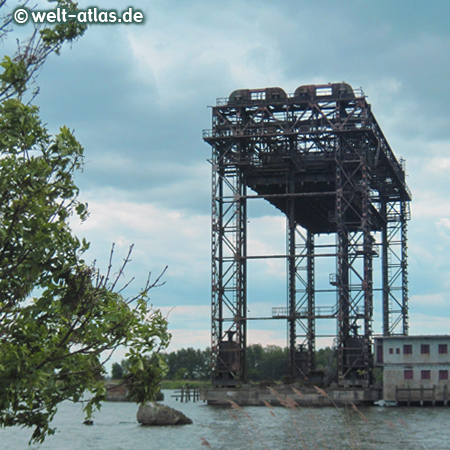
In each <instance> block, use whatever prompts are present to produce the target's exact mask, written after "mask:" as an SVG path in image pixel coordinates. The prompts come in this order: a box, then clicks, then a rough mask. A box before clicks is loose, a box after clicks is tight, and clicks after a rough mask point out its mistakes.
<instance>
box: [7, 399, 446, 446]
mask: <svg viewBox="0 0 450 450" xmlns="http://www.w3.org/2000/svg"><path fill="white" fill-rule="evenodd" d="M164 393H165V401H164V403H165V404H167V405H169V406H172V407H175V408H177V409H179V410H180V411H182V412H184V413H185V414H186V415H187V416H188V417H190V418H191V419H192V420H193V422H194V423H193V424H192V425H185V426H181V427H142V426H140V425H139V424H138V423H137V422H136V411H137V406H136V405H135V404H132V403H105V404H104V405H103V407H102V409H101V411H100V412H99V413H96V416H95V419H94V422H95V423H94V425H93V426H86V425H83V424H82V422H83V414H82V412H81V408H80V406H79V405H74V404H71V403H64V404H62V405H61V406H60V408H59V411H58V414H57V415H56V417H55V420H54V425H55V426H56V427H57V432H56V434H55V435H54V436H50V437H48V438H47V439H46V441H45V442H44V444H42V445H33V446H31V447H30V446H28V439H29V437H30V434H31V433H30V430H27V429H20V428H14V429H6V430H0V449H1V450H22V449H23V450H26V449H27V450H28V449H29V450H35V449H40V450H50V449H53V450H56V449H57V450H90V449H92V450H94V449H95V450H145V449H152V450H153V449H154V450H161V449H174V450H185V449H186V450H189V449H208V448H212V449H214V450H234V449H236V450H241V449H242V450H244V449H245V450H248V449H255V450H260V449H262V450H264V449H268V450H272V449H280V450H285V449H286V450H289V449H317V450H322V449H330V450H332V449H333V450H341V449H380V450H385V449H386V450H396V449H398V450H405V449H427V450H428V449H433V450H435V449H439V450H441V449H449V448H450V427H449V426H448V424H449V422H450V408H445V407H441V408H438V407H436V408H432V407H428V408H383V407H372V408H361V409H359V410H357V411H355V410H353V409H352V408H348V409H339V410H338V409H336V408H315V409H312V408H304V407H299V408H294V409H286V408H281V407H279V408H268V407H246V408H242V409H231V408H217V407H208V406H206V405H205V404H203V403H202V402H198V403H180V402H176V401H175V400H174V399H173V398H172V397H171V394H172V393H173V392H171V391H165V392H164Z"/></svg>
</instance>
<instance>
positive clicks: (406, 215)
mask: <svg viewBox="0 0 450 450" xmlns="http://www.w3.org/2000/svg"><path fill="white" fill-rule="evenodd" d="M400 212H401V233H402V250H401V252H402V317H403V320H402V325H403V334H404V335H406V336H407V335H408V334H409V313H408V311H409V308H408V299H409V290H408V238H407V231H408V220H409V219H410V210H409V203H408V202H401V206H400Z"/></svg>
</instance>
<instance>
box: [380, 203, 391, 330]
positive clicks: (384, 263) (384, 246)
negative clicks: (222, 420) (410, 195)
mask: <svg viewBox="0 0 450 450" xmlns="http://www.w3.org/2000/svg"><path fill="white" fill-rule="evenodd" d="M380 213H381V216H382V218H383V220H384V223H383V229H382V230H381V272H382V273H381V278H382V293H383V307H382V315H383V336H390V335H391V330H390V327H389V297H390V295H391V293H390V291H391V289H390V285H389V261H388V251H389V241H388V216H387V202H386V199H385V198H381V206H380Z"/></svg>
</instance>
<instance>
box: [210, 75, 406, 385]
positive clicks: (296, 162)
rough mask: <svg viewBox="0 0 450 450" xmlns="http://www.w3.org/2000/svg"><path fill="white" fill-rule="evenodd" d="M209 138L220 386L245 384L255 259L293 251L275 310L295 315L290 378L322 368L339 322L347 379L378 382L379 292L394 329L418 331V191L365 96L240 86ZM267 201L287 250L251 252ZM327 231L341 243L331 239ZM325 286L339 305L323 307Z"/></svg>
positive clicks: (386, 331)
mask: <svg viewBox="0 0 450 450" xmlns="http://www.w3.org/2000/svg"><path fill="white" fill-rule="evenodd" d="M203 139H204V140H205V141H206V142H207V143H208V144H210V145H211V147H212V159H211V163H212V352H213V381H214V384H215V385H216V386H229V387H231V386H236V385H238V384H240V383H242V382H245V380H246V345H247V341H246V340H247V323H248V321H249V320H250V318H248V317H247V308H248V305H247V264H248V262H249V261H250V260H251V259H256V258H285V259H286V262H287V275H288V276H287V280H288V281H287V283H288V286H287V292H288V300H287V307H286V306H283V307H274V308H273V311H272V317H271V318H273V319H284V320H286V321H287V324H288V342H289V345H288V348H289V365H288V366H289V368H290V369H289V370H290V375H292V376H293V377H295V378H297V379H302V378H303V379H305V378H307V377H308V376H310V375H311V374H312V373H314V370H315V360H314V359H315V345H316V338H317V337H318V335H316V322H317V321H318V320H319V319H331V320H334V321H335V322H336V332H335V334H334V335H333V336H332V337H334V347H335V350H336V354H337V376H338V384H339V386H341V387H363V388H364V387H370V386H371V382H372V368H373V356H372V334H373V329H372V323H373V316H374V292H377V293H378V294H377V295H379V296H380V299H381V300H380V302H379V303H381V305H380V310H381V311H380V312H379V315H380V316H381V317H382V321H383V323H382V333H383V335H393V334H408V284H407V239H406V231H407V220H408V219H409V215H410V214H409V202H410V200H411V193H410V190H409V188H408V186H407V184H406V181H405V171H404V167H403V164H402V162H403V161H400V162H399V160H397V158H396V157H395V155H394V153H393V151H392V149H391V147H390V146H389V144H388V142H387V140H386V138H385V137H384V135H383V132H382V131H381V129H380V127H379V125H378V123H377V121H376V119H375V117H374V116H373V114H372V111H371V106H370V104H368V103H367V101H366V97H365V95H364V94H363V92H362V91H360V90H358V91H356V90H355V91H354V90H353V89H352V87H351V86H349V85H348V84H346V83H334V84H326V85H304V86H300V87H298V88H297V89H296V91H295V93H294V94H290V95H287V94H286V93H285V91H284V90H283V89H281V88H279V87H272V88H265V89H255V90H250V89H242V90H237V91H234V92H233V93H232V94H231V95H230V96H229V98H226V99H217V103H216V106H214V107H213V108H212V129H211V130H206V131H204V133H203ZM258 198H259V199H261V198H262V199H265V200H266V201H268V202H270V203H271V204H272V205H273V206H275V207H276V208H277V209H278V210H280V211H281V212H282V213H283V214H284V215H285V216H286V219H287V251H286V254H282V255H265V256H261V255H249V254H247V203H248V201H249V200H251V199H258ZM320 235H322V236H323V235H325V236H328V238H329V237H330V236H332V235H334V236H332V237H334V239H332V240H331V241H332V243H326V244H320ZM322 258H332V259H333V261H334V262H333V271H335V273H331V274H327V282H326V286H319V285H318V284H319V283H317V282H316V281H317V280H319V276H318V275H319V274H318V273H316V272H317V271H315V266H318V263H319V260H321V259H322ZM374 258H378V259H377V261H379V262H380V265H381V270H380V275H379V276H378V278H377V280H378V279H379V280H380V281H379V284H380V287H374V280H373V278H374V277H373V260H374ZM320 275H321V276H322V278H323V274H320ZM328 275H329V279H328ZM323 293H328V294H327V295H328V298H332V302H330V303H332V304H331V305H329V306H323V305H322V306H320V305H318V304H316V297H317V296H318V295H322V294H323ZM283 303H284V302H283ZM376 303H378V302H376ZM377 306H378V305H377Z"/></svg>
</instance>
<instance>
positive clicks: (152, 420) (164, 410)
mask: <svg viewBox="0 0 450 450" xmlns="http://www.w3.org/2000/svg"><path fill="white" fill-rule="evenodd" d="M137 421H138V422H139V423H141V424H142V425H156V426H164V425H186V424H190V423H192V420H191V419H189V418H188V417H186V416H185V415H184V414H183V413H181V412H180V411H177V410H176V409H173V408H169V407H168V406H164V405H159V404H158V403H154V402H151V403H147V404H146V405H141V406H139V409H138V412H137Z"/></svg>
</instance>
